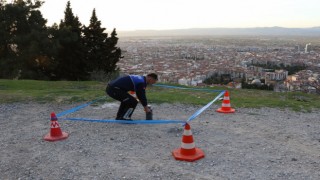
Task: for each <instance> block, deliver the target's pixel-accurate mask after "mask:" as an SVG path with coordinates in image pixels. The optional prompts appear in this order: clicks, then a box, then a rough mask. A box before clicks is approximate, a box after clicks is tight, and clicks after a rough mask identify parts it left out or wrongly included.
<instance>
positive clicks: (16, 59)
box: [0, 0, 47, 78]
mask: <svg viewBox="0 0 320 180" xmlns="http://www.w3.org/2000/svg"><path fill="white" fill-rule="evenodd" d="M42 3H43V2H41V1H37V0H36V1H34V3H33V2H32V1H31V0H27V1H23V0H17V1H14V2H13V3H8V4H6V3H5V1H1V6H0V8H1V9H0V10H1V12H0V13H1V16H0V27H1V28H0V29H1V30H0V37H1V39H0V43H1V44H0V64H1V66H0V72H1V73H0V77H4V78H16V77H19V76H21V78H38V77H39V76H40V75H39V74H38V73H39V69H38V68H39V67H38V65H39V63H38V62H37V57H38V56H39V55H41V53H42V54H43V55H44V54H45V52H44V51H43V49H42V48H43V47H45V46H46V45H45V44H44V43H45V42H44V41H43V38H45V37H46V36H47V34H46V26H45V24H46V20H45V19H44V18H43V17H42V14H41V13H40V11H39V10H38V9H39V7H41V5H42Z"/></svg>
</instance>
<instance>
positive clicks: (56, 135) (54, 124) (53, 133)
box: [43, 112, 68, 141]
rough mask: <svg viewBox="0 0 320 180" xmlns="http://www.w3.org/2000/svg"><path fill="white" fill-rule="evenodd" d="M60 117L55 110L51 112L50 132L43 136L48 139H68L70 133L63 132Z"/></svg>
mask: <svg viewBox="0 0 320 180" xmlns="http://www.w3.org/2000/svg"><path fill="white" fill-rule="evenodd" d="M57 120H58V118H57V116H56V114H55V113H54V112H52V113H51V129H50V132H49V133H48V134H47V135H45V136H44V137H43V139H44V140H46V141H59V140H63V139H66V138H67V137H68V133H66V132H62V131H61V129H60V126H59V123H58V121H57Z"/></svg>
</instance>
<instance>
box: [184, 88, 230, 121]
mask: <svg viewBox="0 0 320 180" xmlns="http://www.w3.org/2000/svg"><path fill="white" fill-rule="evenodd" d="M224 93H225V91H223V92H221V93H220V94H219V95H218V96H217V97H216V98H214V100H212V101H211V102H209V103H208V104H207V105H205V106H203V107H202V108H201V109H199V110H198V111H197V112H195V113H194V114H193V115H192V116H190V117H189V118H188V120H187V122H189V121H191V120H193V119H195V118H196V117H197V116H198V115H199V114H201V113H202V112H203V111H204V110H206V109H207V108H208V107H209V106H211V104H213V103H214V102H215V101H217V100H218V99H219V98H220V97H221V96H222V95H224Z"/></svg>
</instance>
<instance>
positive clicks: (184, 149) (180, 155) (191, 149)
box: [172, 123, 204, 162]
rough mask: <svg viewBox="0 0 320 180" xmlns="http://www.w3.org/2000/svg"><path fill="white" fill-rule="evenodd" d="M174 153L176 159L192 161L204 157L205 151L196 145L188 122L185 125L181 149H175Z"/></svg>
mask: <svg viewBox="0 0 320 180" xmlns="http://www.w3.org/2000/svg"><path fill="white" fill-rule="evenodd" d="M172 155H173V157H174V158H175V159H176V160H181V161H190V162H192V161H196V160H198V159H201V158H203V157H204V153H203V151H202V150H201V149H199V148H196V147H195V144H194V142H193V136H192V132H191V128H190V125H189V124H188V123H186V125H185V127H184V132H183V137H182V143H181V147H180V148H179V149H175V150H173V152H172Z"/></svg>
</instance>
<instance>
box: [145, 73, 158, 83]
mask: <svg viewBox="0 0 320 180" xmlns="http://www.w3.org/2000/svg"><path fill="white" fill-rule="evenodd" d="M146 80H147V84H150V85H152V84H154V83H156V82H157V81H158V75H157V74H156V73H150V74H148V75H147V78H146Z"/></svg>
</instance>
